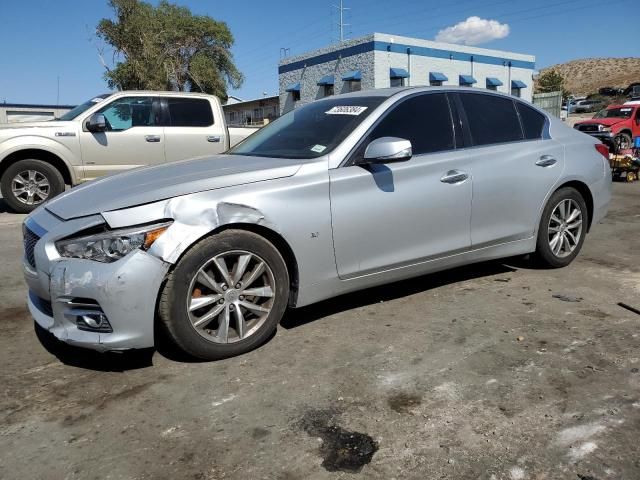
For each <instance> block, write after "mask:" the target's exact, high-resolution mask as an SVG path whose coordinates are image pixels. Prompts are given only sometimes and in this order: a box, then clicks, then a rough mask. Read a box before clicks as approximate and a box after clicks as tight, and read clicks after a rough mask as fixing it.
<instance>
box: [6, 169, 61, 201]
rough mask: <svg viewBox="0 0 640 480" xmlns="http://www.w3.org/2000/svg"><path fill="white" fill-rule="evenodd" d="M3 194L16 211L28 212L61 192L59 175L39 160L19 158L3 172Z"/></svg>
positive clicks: (56, 170) (55, 170)
mask: <svg viewBox="0 0 640 480" xmlns="http://www.w3.org/2000/svg"><path fill="white" fill-rule="evenodd" d="M0 188H1V189H2V197H3V198H4V201H5V202H7V204H8V205H9V207H10V208H11V209H12V210H13V211H14V212H16V213H29V212H31V211H33V210H35V209H36V208H37V207H38V206H39V205H41V204H42V203H44V202H46V201H47V200H49V199H50V198H53V197H55V196H56V195H59V194H61V193H62V192H64V179H63V178H62V174H61V173H60V172H59V171H58V169H57V168H55V167H54V166H53V165H50V164H48V163H47V162H43V161H42V160H35V159H27V160H20V161H18V162H16V163H14V164H13V165H11V166H10V167H9V168H7V169H6V170H5V172H4V174H3V175H2V180H1V181H0Z"/></svg>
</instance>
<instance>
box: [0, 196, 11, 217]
mask: <svg viewBox="0 0 640 480" xmlns="http://www.w3.org/2000/svg"><path fill="white" fill-rule="evenodd" d="M0 213H12V212H11V210H10V209H9V205H7V202H5V201H4V198H0Z"/></svg>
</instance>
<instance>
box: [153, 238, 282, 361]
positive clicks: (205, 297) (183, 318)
mask: <svg viewBox="0 0 640 480" xmlns="http://www.w3.org/2000/svg"><path fill="white" fill-rule="evenodd" d="M288 299H289V275H288V272H287V267H286V264H285V262H284V260H283V258H282V256H281V255H280V253H279V252H278V250H277V249H276V248H275V247H274V246H273V245H272V244H271V243H270V242H268V241H267V240H266V239H265V238H263V237H261V236H260V235H257V234H255V233H252V232H247V231H244V230H226V231H224V232H222V233H219V234H216V235H213V236H211V237H209V238H206V239H204V240H202V241H201V242H200V243H198V244H197V245H196V246H194V247H193V248H192V249H191V250H189V251H188V252H187V253H186V254H185V255H184V257H183V258H182V259H181V260H180V261H179V262H178V264H177V265H176V267H175V269H174V270H173V271H172V272H171V273H170V275H169V277H168V279H167V282H166V284H165V286H164V288H163V290H162V293H161V296H160V302H159V308H158V313H159V317H160V320H161V322H162V324H163V325H164V326H165V327H166V330H167V333H168V334H169V337H170V338H171V340H173V342H174V343H175V344H176V345H177V346H178V347H179V348H180V349H182V350H183V351H185V352H186V353H188V354H190V355H192V356H194V357H197V358H200V359H203V360H218V359H222V358H227V357H232V356H235V355H240V354H242V353H245V352H248V351H250V350H253V349H254V348H256V347H258V346H259V345H261V344H262V343H263V342H265V341H266V340H267V339H268V338H269V337H270V336H271V334H272V333H273V332H274V331H275V329H276V327H277V325H278V323H279V321H280V319H281V318H282V315H283V314H284V311H285V310H286V308H287V303H288Z"/></svg>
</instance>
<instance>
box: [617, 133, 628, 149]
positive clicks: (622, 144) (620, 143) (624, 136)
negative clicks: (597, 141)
mask: <svg viewBox="0 0 640 480" xmlns="http://www.w3.org/2000/svg"><path fill="white" fill-rule="evenodd" d="M613 143H614V145H615V147H616V151H617V152H619V151H620V150H626V149H628V148H631V136H630V135H629V134H628V133H619V134H618V135H616V136H615V138H614V139H613Z"/></svg>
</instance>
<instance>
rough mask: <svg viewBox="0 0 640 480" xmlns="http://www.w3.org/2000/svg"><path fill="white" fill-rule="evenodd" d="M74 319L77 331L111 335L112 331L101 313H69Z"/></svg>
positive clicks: (105, 317)
mask: <svg viewBox="0 0 640 480" xmlns="http://www.w3.org/2000/svg"><path fill="white" fill-rule="evenodd" d="M70 313H72V314H73V315H75V317H76V325H77V327H78V330H85V331H89V332H102V333H111V332H113V329H112V328H111V324H110V323H109V320H107V316H106V315H105V314H104V313H102V312H90V311H84V312H70Z"/></svg>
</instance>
